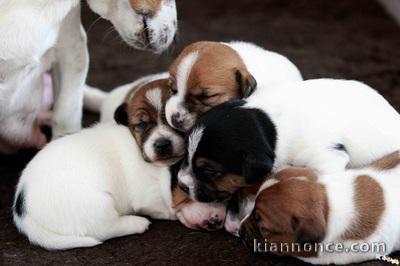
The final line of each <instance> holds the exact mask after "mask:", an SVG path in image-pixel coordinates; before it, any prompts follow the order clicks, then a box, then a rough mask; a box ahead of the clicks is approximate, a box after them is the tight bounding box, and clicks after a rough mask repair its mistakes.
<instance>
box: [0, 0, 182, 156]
mask: <svg viewBox="0 0 400 266" xmlns="http://www.w3.org/2000/svg"><path fill="white" fill-rule="evenodd" d="M88 4H89V6H90V8H91V9H92V10H93V11H95V12H96V13H98V14H99V15H100V16H102V17H103V18H106V19H108V20H110V21H111V22H112V24H113V25H114V26H115V28H116V30H117V31H118V32H119V33H120V35H121V36H122V38H123V39H124V40H126V42H127V43H128V44H130V45H132V46H134V47H136V48H138V49H147V50H151V51H153V52H155V53H160V52H161V51H163V50H165V49H166V48H167V47H168V46H169V45H170V44H171V42H172V40H173V38H174V35H175V32H176V30H177V25H176V8H175V1H174V0H156V1H154V0H131V1H128V0H121V1H113V0H88ZM80 5H81V4H80V1H78V0H64V1H53V0H37V1H1V2H0V10H1V18H0V36H1V43H0V106H1V108H0V123H1V125H2V126H1V127H0V149H1V150H0V152H7V153H11V152H15V151H16V150H18V149H19V148H23V147H36V148H42V147H43V146H44V145H45V144H46V143H47V140H46V138H45V135H44V134H43V132H42V131H41V130H40V128H41V127H42V126H43V124H50V126H51V127H52V133H53V134H52V135H53V138H57V137H59V136H63V135H65V134H68V133H73V132H76V131H78V130H79V129H80V127H81V116H82V92H83V88H84V82H85V79H86V75H87V70H88V62H89V58H88V51H87V40H86V33H85V31H84V29H83V27H82V25H81V17H80V16H81V14H80ZM49 70H51V75H52V79H53V83H52V85H53V89H54V95H55V98H54V105H53V110H52V111H53V112H52V113H51V114H50V113H49V112H48V111H49V110H43V108H42V107H43V106H44V105H43V95H45V94H46V93H45V92H44V91H45V85H44V83H45V82H44V79H45V73H46V72H48V71H49Z"/></svg>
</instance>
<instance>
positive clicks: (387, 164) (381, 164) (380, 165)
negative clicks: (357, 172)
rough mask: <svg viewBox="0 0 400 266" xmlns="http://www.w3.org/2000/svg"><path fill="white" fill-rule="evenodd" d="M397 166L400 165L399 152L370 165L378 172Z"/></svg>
mask: <svg viewBox="0 0 400 266" xmlns="http://www.w3.org/2000/svg"><path fill="white" fill-rule="evenodd" d="M398 165H400V151H395V152H392V153H391V154H388V155H386V156H384V157H383V158H381V159H379V160H377V161H375V162H373V163H371V164H370V166H371V167H373V168H375V169H378V170H390V169H393V168H395V167H397V166H398Z"/></svg>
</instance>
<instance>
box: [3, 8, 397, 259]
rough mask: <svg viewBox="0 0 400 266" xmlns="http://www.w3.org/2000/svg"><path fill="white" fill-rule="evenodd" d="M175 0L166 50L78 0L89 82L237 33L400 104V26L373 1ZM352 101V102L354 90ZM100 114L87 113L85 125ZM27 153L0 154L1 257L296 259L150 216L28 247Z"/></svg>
mask: <svg viewBox="0 0 400 266" xmlns="http://www.w3.org/2000/svg"><path fill="white" fill-rule="evenodd" d="M177 4H178V13H179V19H180V24H179V26H180V41H179V42H178V44H177V45H176V46H175V47H173V48H171V49H170V50H169V51H168V52H167V53H165V54H162V55H152V54H150V53H145V52H139V51H134V50H132V49H131V48H128V47H127V46H126V45H125V44H123V43H122V41H121V39H120V38H119V37H118V35H117V33H116V32H115V31H113V30H112V27H111V24H109V23H108V22H106V21H103V20H99V21H97V22H95V23H93V22H94V21H95V20H96V18H97V16H96V15H95V14H93V13H92V12H91V11H89V10H88V8H87V7H86V4H84V8H83V21H84V25H85V28H86V29H87V30H88V36H89V43H90V44H89V48H90V56H91V63H90V72H89V77H88V83H89V84H90V85H94V86H98V87H100V88H102V89H104V90H110V89H112V88H113V87H115V86H117V85H121V84H124V83H126V82H130V81H132V80H134V79H136V78H138V77H140V76H142V75H145V74H149V73H154V72H157V71H161V70H165V69H166V68H167V67H168V64H169V63H170V62H171V60H172V59H173V57H174V56H175V55H176V54H177V53H178V52H179V51H180V50H181V49H182V47H183V46H184V45H186V44H189V43H191V42H193V41H197V40H222V41H228V40H233V39H237V40H247V41H253V42H255V43H257V44H259V45H262V46H264V47H266V48H268V49H271V50H274V51H277V52H280V53H282V54H284V55H286V56H288V57H289V58H290V59H291V60H293V62H294V63H295V64H297V65H298V67H299V68H300V70H301V71H302V73H303V75H304V77H305V78H319V77H332V78H346V79H358V80H362V81H364V82H366V83H367V84H369V85H371V86H373V87H375V88H377V89H378V90H379V91H380V92H381V93H383V94H384V95H385V96H386V97H387V99H388V100H389V101H390V102H391V103H392V104H393V105H394V106H395V107H396V108H397V110H400V28H399V27H398V26H397V25H396V23H395V22H394V21H393V20H392V19H391V18H390V17H389V16H388V15H387V14H386V13H385V12H384V11H383V9H382V8H381V7H380V6H379V5H378V4H377V3H376V2H375V1H374V0H351V1H349V0H335V1H331V0H296V1H294V0H235V1H226V0H202V1H195V0H177ZM288 97H289V96H288ZM338 104H339V105H340V103H338ZM354 105H355V108H356V106H357V99H354ZM96 119H97V116H96V115H94V114H90V113H85V117H84V124H85V125H90V124H91V123H92V122H93V121H95V120H96ZM32 154H34V152H33V151H25V152H21V153H19V154H17V155H13V156H0V264H2V265H11V264H14V265H16V264H18V265H22V264H32V265H39V264H46V265H52V264H57V265H58V264H66V265H77V264H87V265H88V264H90V265H92V264H95V265H99V264H111V263H113V264H117V265H125V264H135V265H140V264H161V265H164V264H238V265H243V264H244V265H247V264H256V265H264V264H266V265H302V263H301V262H300V261H298V260H295V259H292V258H282V257H276V256H272V255H268V256H255V255H253V254H251V253H250V252H248V251H247V250H246V249H245V248H244V246H243V245H242V243H241V241H240V240H238V239H236V238H234V237H231V236H230V235H228V234H227V233H225V232H223V231H220V232H214V233H208V232H201V231H191V230H189V229H186V228H184V227H183V226H182V225H180V224H179V223H178V222H167V221H154V222H153V224H152V225H151V228H150V230H149V231H148V232H146V233H144V234H143V235H135V236H129V237H123V238H118V239H113V240H110V241H107V242H106V243H105V244H103V245H100V246H98V247H94V248H87V249H77V250H71V251H63V252H48V251H45V250H42V249H40V248H37V247H34V246H31V245H30V244H29V243H28V241H27V239H26V238H25V237H24V236H22V235H20V234H18V233H17V230H16V228H15V227H14V226H13V224H12V221H11V213H10V206H11V203H12V196H13V192H14V187H15V184H16V182H17V179H18V176H19V174H20V172H21V170H22V169H23V167H24V165H25V164H26V163H27V162H28V160H29V159H30V158H31V156H32ZM394 256H395V257H399V256H400V254H397V256H396V254H394ZM381 264H382V265H383V264H384V263H383V262H378V261H373V262H366V263H365V264H363V265H381Z"/></svg>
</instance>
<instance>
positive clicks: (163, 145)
mask: <svg viewBox="0 0 400 266" xmlns="http://www.w3.org/2000/svg"><path fill="white" fill-rule="evenodd" d="M154 149H155V151H156V153H157V154H158V155H168V154H170V153H171V152H172V143H171V141H170V140H169V139H159V140H157V141H156V142H154Z"/></svg>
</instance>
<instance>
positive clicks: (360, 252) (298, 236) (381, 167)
mask: <svg viewBox="0 0 400 266" xmlns="http://www.w3.org/2000/svg"><path fill="white" fill-rule="evenodd" d="M399 177H400V153H399V152H394V153H392V154H390V155H388V156H385V157H384V158H382V159H381V160H378V161H377V162H375V163H373V164H371V165H370V166H368V167H365V168H362V169H353V170H346V171H344V172H342V173H340V172H337V173H335V174H329V175H320V176H318V175H317V174H316V173H315V172H313V171H311V170H308V169H305V168H288V169H285V170H282V171H280V172H278V173H277V174H275V175H273V176H272V177H271V178H270V179H268V180H267V181H266V182H265V183H264V184H263V185H262V187H261V188H260V190H259V192H258V196H257V199H256V202H255V207H254V209H253V211H252V213H251V214H250V215H249V216H248V217H247V218H246V219H245V220H244V221H243V222H242V224H241V228H240V233H239V234H240V235H241V237H242V238H243V239H244V241H245V243H246V245H247V246H248V247H249V248H251V249H252V250H254V251H258V252H266V251H271V250H270V248H271V247H273V248H274V249H275V250H273V251H274V252H275V253H277V254H280V255H289V256H295V257H298V258H299V259H301V260H304V261H307V262H310V263H313V264H331V263H334V264H347V263H357V262H362V261H366V260H371V259H376V258H378V257H381V256H383V255H388V254H390V253H391V252H394V251H396V250H399V249H400V220H399V219H398V216H399V213H400V205H399V201H400V185H399V184H400V183H399ZM257 243H261V245H260V246H257ZM293 243H294V244H297V245H296V246H295V248H290V247H291V245H292V244H293ZM282 244H286V245H282ZM307 245H308V246H307ZM335 245H336V248H338V249H339V248H340V250H334V249H335ZM339 245H340V247H339ZM288 246H289V248H287V247H288ZM260 247H261V248H260ZM276 247H278V249H276ZM310 247H311V248H310Z"/></svg>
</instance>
